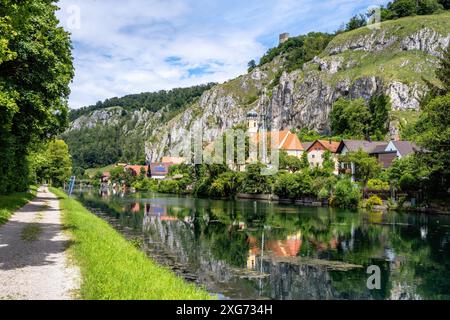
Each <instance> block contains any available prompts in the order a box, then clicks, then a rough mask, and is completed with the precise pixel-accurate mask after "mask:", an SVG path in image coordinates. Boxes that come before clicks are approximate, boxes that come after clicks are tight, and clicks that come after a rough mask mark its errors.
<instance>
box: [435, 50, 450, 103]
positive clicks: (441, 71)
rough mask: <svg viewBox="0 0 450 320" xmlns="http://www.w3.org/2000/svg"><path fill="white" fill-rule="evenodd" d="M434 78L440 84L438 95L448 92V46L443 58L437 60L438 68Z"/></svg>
mask: <svg viewBox="0 0 450 320" xmlns="http://www.w3.org/2000/svg"><path fill="white" fill-rule="evenodd" d="M436 77H437V78H438V79H439V80H440V82H441V84H442V88H441V90H439V92H438V94H440V95H443V94H446V93H448V92H450V45H448V46H447V49H446V50H445V51H444V54H443V57H442V58H440V59H439V67H438V68H437V70H436Z"/></svg>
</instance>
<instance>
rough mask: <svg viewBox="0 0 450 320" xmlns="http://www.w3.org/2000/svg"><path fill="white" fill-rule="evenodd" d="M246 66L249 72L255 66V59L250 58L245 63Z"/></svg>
mask: <svg viewBox="0 0 450 320" xmlns="http://www.w3.org/2000/svg"><path fill="white" fill-rule="evenodd" d="M247 67H248V72H251V71H252V70H253V69H255V68H256V61H255V60H250V61H249V62H248V64H247Z"/></svg>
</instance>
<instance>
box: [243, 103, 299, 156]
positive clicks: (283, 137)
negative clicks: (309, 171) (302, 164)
mask: <svg viewBox="0 0 450 320" xmlns="http://www.w3.org/2000/svg"><path fill="white" fill-rule="evenodd" d="M247 122H248V133H249V135H250V141H251V143H253V144H254V145H256V146H258V150H261V149H262V148H263V147H262V146H264V144H265V145H266V149H269V148H274V147H275V149H277V150H283V151H286V153H287V154H288V155H290V156H294V157H297V158H300V157H301V156H302V154H303V152H304V151H305V150H304V148H303V145H302V144H301V142H300V139H299V138H298V136H297V135H296V134H295V133H292V132H291V131H290V130H287V129H285V130H281V131H278V130H277V131H274V130H272V131H266V132H265V129H266V126H265V125H264V120H260V119H259V116H258V113H256V112H255V111H250V112H249V113H247ZM264 138H265V140H266V141H264ZM272 144H275V146H273V145H272ZM259 157H260V158H262V157H263V155H259ZM255 160H256V159H254V155H253V156H252V155H250V158H249V159H248V162H252V161H255Z"/></svg>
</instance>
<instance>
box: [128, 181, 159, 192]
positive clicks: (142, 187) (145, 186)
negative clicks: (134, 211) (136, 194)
mask: <svg viewBox="0 0 450 320" xmlns="http://www.w3.org/2000/svg"><path fill="white" fill-rule="evenodd" d="M131 186H132V187H133V188H135V189H136V190H137V191H144V192H148V191H154V192H156V191H158V181H157V180H155V179H150V178H144V179H142V180H137V181H135V182H133V183H132V185H131Z"/></svg>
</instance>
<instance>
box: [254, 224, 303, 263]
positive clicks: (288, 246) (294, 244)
mask: <svg viewBox="0 0 450 320" xmlns="http://www.w3.org/2000/svg"><path fill="white" fill-rule="evenodd" d="M247 242H248V244H249V246H250V249H249V253H248V257H247V268H248V269H251V270H255V269H256V260H257V256H258V255H259V254H260V253H261V248H260V247H259V243H258V239H257V238H256V237H253V236H249V237H248V240H247ZM261 243H264V247H263V248H262V249H263V251H264V252H265V251H270V252H272V253H273V254H274V255H275V256H277V257H297V256H298V253H299V252H300V249H301V247H302V243H303V242H302V234H301V232H300V231H298V232H297V233H295V234H291V235H288V236H287V237H286V239H284V240H267V241H265V242H263V241H261Z"/></svg>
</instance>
